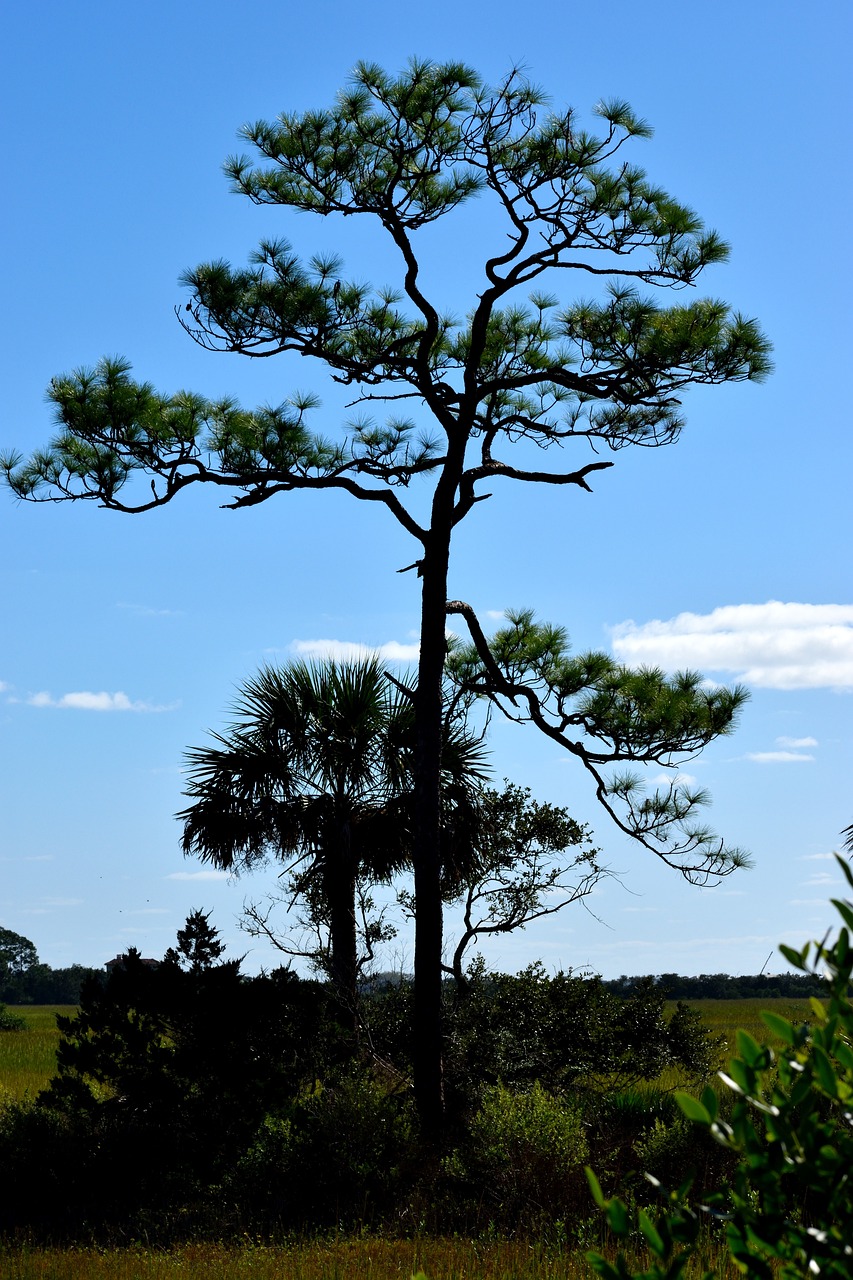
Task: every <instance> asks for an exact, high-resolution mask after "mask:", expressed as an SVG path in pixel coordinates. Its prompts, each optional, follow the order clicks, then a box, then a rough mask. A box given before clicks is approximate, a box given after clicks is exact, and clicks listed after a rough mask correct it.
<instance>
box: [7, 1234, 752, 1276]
mask: <svg viewBox="0 0 853 1280" xmlns="http://www.w3.org/2000/svg"><path fill="white" fill-rule="evenodd" d="M585 1251H586V1246H585V1245H583V1246H581V1245H574V1244H573V1242H571V1241H567V1242H566V1244H565V1245H564V1246H562V1247H558V1246H556V1245H543V1244H538V1243H535V1242H534V1243H526V1244H525V1243H523V1242H521V1241H494V1242H488V1243H484V1242H479V1241H471V1240H445V1239H415V1240H381V1239H374V1238H372V1237H365V1238H360V1239H332V1240H328V1241H324V1240H312V1241H305V1242H294V1243H291V1244H287V1245H281V1246H264V1245H253V1244H251V1243H247V1244H244V1245H242V1246H238V1247H229V1246H226V1245H222V1244H199V1245H185V1246H183V1247H182V1248H178V1249H174V1250H170V1251H168V1252H160V1251H157V1250H149V1249H145V1248H134V1249H61V1250H60V1249H26V1248H22V1249H8V1250H2V1249H0V1274H2V1276H3V1280H409V1278H410V1277H411V1276H413V1275H415V1274H417V1273H418V1272H422V1273H423V1274H424V1275H426V1276H428V1277H429V1280H590V1278H591V1277H592V1275H593V1272H592V1269H591V1267H590V1266H589V1264H588V1263H587V1262H586V1258H585ZM603 1251H604V1252H605V1253H608V1254H609V1253H610V1252H611V1251H610V1250H608V1249H606V1248H605V1249H604V1250H603ZM632 1262H633V1263H634V1264H636V1265H647V1260H646V1259H645V1255H643V1254H641V1253H637V1254H636V1256H633V1257H632ZM705 1262H706V1264H707V1265H715V1266H716V1267H717V1274H718V1275H719V1276H721V1277H722V1276H728V1275H735V1274H736V1272H734V1271H731V1272H730V1271H729V1270H728V1269H727V1261H726V1255H725V1251H724V1250H722V1249H717V1248H712V1249H711V1250H709V1253H708V1255H707V1256H706V1259H705ZM701 1274H702V1271H701V1268H700V1266H699V1265H698V1263H697V1265H696V1267H695V1269H690V1268H688V1269H687V1271H686V1273H685V1275H686V1277H687V1280H696V1278H698V1277H699V1276H700V1275H701Z"/></svg>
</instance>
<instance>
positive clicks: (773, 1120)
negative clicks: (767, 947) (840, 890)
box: [590, 858, 853, 1280]
mask: <svg viewBox="0 0 853 1280" xmlns="http://www.w3.org/2000/svg"><path fill="white" fill-rule="evenodd" d="M838 864H839V867H840V869H841V871H842V873H843V874H844V876H845V878H846V880H847V882H848V884H849V885H850V886H851V888H853V872H851V870H850V868H849V866H848V865H847V863H846V862H844V860H843V859H841V858H839V859H838ZM833 905H834V906H835V908H836V910H837V911H838V913H839V915H840V916H841V919H842V921H843V926H842V928H841V929H840V930H839V933H838V936H837V938H836V940H835V942H834V943H833V944H832V945H831V946H830V945H828V942H827V940H824V942H821V943H815V944H808V945H806V947H804V948H803V950H802V951H796V950H794V949H793V948H791V947H785V946H783V947H781V948H780V949H781V951H782V953H783V955H784V956H785V958H786V959H787V960H788V961H789V962H790V963H791V964H792V965H793V966H794V967H795V968H796V969H798V970H800V971H801V972H803V973H810V974H813V975H821V976H822V977H823V985H824V991H825V998H824V999H823V1000H819V999H817V998H815V997H812V1011H813V1015H814V1016H813V1020H812V1022H811V1024H810V1025H802V1026H794V1025H793V1024H792V1023H791V1022H789V1021H787V1020H786V1019H785V1018H782V1017H780V1016H779V1015H778V1014H775V1013H764V1014H762V1018H763V1020H764V1022H765V1024H766V1025H767V1027H768V1028H769V1029H770V1031H771V1032H773V1034H774V1036H775V1037H776V1038H777V1039H778V1041H779V1042H780V1046H781V1047H780V1048H779V1049H778V1050H774V1049H773V1048H771V1047H766V1048H762V1047H761V1046H760V1045H759V1044H758V1043H757V1042H756V1041H755V1040H754V1039H753V1037H752V1036H750V1035H749V1034H748V1033H746V1032H744V1031H739V1032H738V1033H737V1046H738V1056H737V1057H735V1058H733V1059H732V1061H731V1063H730V1064H729V1070H728V1073H723V1072H721V1073H720V1078H721V1080H722V1082H723V1084H724V1085H725V1086H726V1088H727V1089H728V1090H729V1092H730V1094H731V1095H732V1099H733V1101H732V1108H731V1118H730V1120H724V1119H723V1118H722V1117H721V1115H720V1111H719V1104H718V1100H717V1096H716V1094H715V1093H714V1091H713V1089H711V1088H706V1089H705V1090H704V1092H703V1094H702V1097H701V1099H697V1098H693V1097H690V1096H689V1095H687V1094H681V1095H678V1101H679V1105H680V1106H681V1109H682V1111H683V1112H684V1114H685V1116H687V1118H688V1119H690V1120H693V1121H695V1122H696V1123H697V1124H698V1125H700V1126H701V1127H702V1128H703V1129H705V1130H706V1131H707V1132H709V1133H710V1134H711V1136H712V1137H713V1138H715V1139H716V1141H717V1142H719V1143H720V1144H721V1145H722V1146H723V1147H724V1148H726V1149H727V1150H728V1151H730V1152H732V1153H733V1154H734V1155H735V1156H736V1157H737V1164H736V1167H735V1169H734V1172H733V1175H732V1178H731V1185H730V1187H729V1188H728V1190H726V1191H719V1192H717V1193H716V1194H715V1195H714V1196H712V1197H709V1208H710V1211H711V1213H712V1214H714V1215H715V1216H717V1217H718V1218H720V1219H722V1220H724V1221H725V1222H726V1223H727V1226H726V1238H727V1244H728V1251H729V1254H730V1255H731V1258H732V1259H733V1261H734V1264H735V1266H736V1267H737V1268H738V1270H739V1271H740V1272H742V1274H744V1275H746V1276H748V1277H754V1278H755V1280H771V1278H772V1277H773V1276H775V1275H778V1274H780V1272H779V1267H780V1265H781V1275H782V1276H784V1277H785V1278H786V1280H787V1278H789V1277H790V1278H793V1277H798V1276H803V1277H804V1276H809V1275H818V1276H824V1277H829V1278H830V1280H849V1277H850V1275H851V1274H853V1245H851V1244H850V1242H849V1241H850V1223H851V1222H853V1173H851V1171H852V1170H853V1127H851V1108H853V1005H851V1002H850V998H849V991H850V981H851V975H853V949H851V945H850V933H849V930H851V929H853V904H851V903H849V902H841V901H838V900H833ZM590 1185H591V1187H592V1190H593V1194H594V1196H595V1198H596V1200H597V1201H598V1203H599V1205H600V1206H601V1207H602V1208H603V1209H604V1210H605V1211H606V1212H607V1215H608V1218H609V1220H610V1224H611V1227H612V1228H613V1230H614V1231H615V1232H616V1234H617V1235H618V1236H623V1237H624V1236H628V1235H629V1234H630V1233H631V1232H632V1231H634V1230H639V1231H640V1232H641V1233H642V1235H643V1236H644V1237H645V1239H646V1241H647V1243H648V1244H649V1247H650V1249H651V1251H652V1253H653V1254H654V1256H655V1258H656V1259H657V1261H656V1262H654V1263H653V1265H652V1267H651V1268H650V1269H649V1270H647V1271H645V1272H642V1273H638V1274H642V1276H644V1277H647V1280H664V1277H667V1278H674V1277H677V1276H679V1275H681V1274H682V1272H683V1270H684V1268H685V1267H686V1265H687V1262H688V1260H689V1258H690V1257H691V1256H692V1255H693V1254H694V1253H695V1252H696V1251H697V1248H698V1240H699V1218H698V1216H697V1214H696V1212H695V1211H694V1210H693V1209H692V1208H691V1207H690V1205H689V1203H688V1199H687V1197H688V1191H689V1187H688V1186H687V1185H686V1184H685V1185H683V1186H682V1187H681V1188H680V1189H679V1190H678V1191H676V1192H673V1193H669V1195H668V1206H667V1208H666V1209H665V1210H664V1212H662V1213H661V1214H660V1215H659V1216H658V1217H657V1219H656V1220H654V1221H653V1220H652V1218H651V1217H650V1216H649V1215H647V1214H646V1213H645V1212H644V1211H643V1210H639V1211H638V1212H637V1213H636V1215H631V1214H629V1213H628V1211H627V1209H626V1207H625V1205H624V1204H623V1203H622V1202H621V1201H620V1200H618V1199H613V1200H605V1198H604V1196H603V1194H602V1192H601V1188H600V1186H599V1184H598V1181H597V1179H596V1178H595V1176H594V1175H592V1174H590ZM590 1261H591V1262H592V1264H593V1266H594V1267H595V1269H596V1270H597V1271H598V1273H599V1275H601V1276H603V1277H605V1280H629V1278H630V1277H631V1276H632V1274H633V1273H632V1272H631V1270H630V1269H629V1267H628V1265H627V1263H626V1261H625V1259H624V1257H622V1256H620V1258H619V1259H618V1260H617V1262H616V1264H615V1265H614V1264H613V1263H610V1262H608V1261H607V1260H606V1259H604V1258H602V1257H601V1256H599V1255H597V1254H591V1255H590ZM711 1274H712V1273H710V1272H708V1273H707V1275H708V1276H710V1275H711Z"/></svg>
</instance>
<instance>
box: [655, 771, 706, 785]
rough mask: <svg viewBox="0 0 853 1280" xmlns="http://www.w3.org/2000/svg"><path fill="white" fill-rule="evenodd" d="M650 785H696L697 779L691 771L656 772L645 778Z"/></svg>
mask: <svg viewBox="0 0 853 1280" xmlns="http://www.w3.org/2000/svg"><path fill="white" fill-rule="evenodd" d="M647 781H648V784H649V786H650V787H666V786H670V785H672V786H678V787H696V786H698V785H699V779H698V778H697V777H696V776H695V774H692V773H658V774H655V776H654V777H653V778H649V779H647Z"/></svg>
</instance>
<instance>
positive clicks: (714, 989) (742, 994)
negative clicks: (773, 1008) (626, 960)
mask: <svg viewBox="0 0 853 1280" xmlns="http://www.w3.org/2000/svg"><path fill="white" fill-rule="evenodd" d="M648 982H653V983H654V984H655V986H657V987H658V988H659V989H660V990H661V991H662V992H663V993H664V994H665V995H666V998H667V999H668V1000H774V999H790V1000H799V999H804V1000H807V999H808V998H809V996H820V994H821V992H822V991H823V989H824V984H822V983H821V980H820V978H818V977H817V976H816V975H815V974H813V973H757V974H751V975H747V974H741V975H737V976H735V977H732V976H730V975H729V974H727V973H700V974H697V975H696V976H695V977H692V978H686V977H684V976H682V974H680V973H660V974H655V975H654V976H653V977H651V976H649V977H643V978H629V977H626V975H625V974H622V976H621V977H620V978H611V979H610V980H608V981H605V982H604V986H605V987H606V988H607V990H608V991H612V992H613V993H614V995H620V996H629V995H631V994H632V993H633V992H635V991H636V990H637V989H638V987H639V986H641V985H642V984H643V983H648Z"/></svg>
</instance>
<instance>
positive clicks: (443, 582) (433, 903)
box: [413, 527, 450, 1136]
mask: <svg viewBox="0 0 853 1280" xmlns="http://www.w3.org/2000/svg"><path fill="white" fill-rule="evenodd" d="M436 543H438V546H436ZM449 553H450V530H449V527H448V529H447V533H446V535H445V537H444V538H443V539H438V538H434V539H433V541H432V542H431V544H430V545H429V546H428V547H427V549H426V554H425V556H424V560H423V571H422V572H423V590H422V604H421V651H420V661H419V666H418V688H417V697H416V702H415V708H416V712H415V714H416V729H417V752H416V774H415V831H414V848H413V854H414V880H415V1015H414V1027H413V1066H414V1085H415V1098H416V1101H417V1106H418V1111H419V1113H420V1117H421V1122H422V1124H423V1126H424V1132H425V1134H427V1135H430V1134H432V1135H433V1136H437V1135H438V1134H439V1133H440V1131H441V1128H442V1125H443V1119H444V1085H443V1072H442V1016H441V983H442V970H441V959H442V944H443V939H442V923H443V922H442V901H441V862H440V845H441V841H440V823H441V817H440V815H441V805H440V785H441V749H442V681H443V674H444V660H445V656H446V641H445V605H446V603H447V566H448V560H449Z"/></svg>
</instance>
